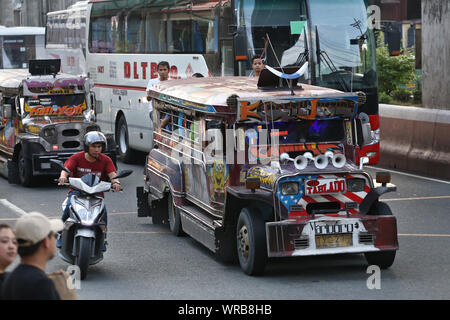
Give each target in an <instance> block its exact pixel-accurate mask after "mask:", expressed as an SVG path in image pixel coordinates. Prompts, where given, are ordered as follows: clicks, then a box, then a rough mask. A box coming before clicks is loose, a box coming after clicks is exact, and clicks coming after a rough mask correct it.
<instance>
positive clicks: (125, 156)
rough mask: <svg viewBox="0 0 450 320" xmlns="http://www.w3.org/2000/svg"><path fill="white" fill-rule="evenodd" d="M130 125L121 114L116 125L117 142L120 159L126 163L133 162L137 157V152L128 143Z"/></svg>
mask: <svg viewBox="0 0 450 320" xmlns="http://www.w3.org/2000/svg"><path fill="white" fill-rule="evenodd" d="M128 141H129V135H128V125H127V121H126V120H125V117H124V116H120V118H119V121H117V127H116V144H117V146H118V148H117V151H118V156H119V159H120V160H122V161H123V162H124V163H133V162H134V161H135V159H136V153H135V152H134V150H132V149H131V148H130V145H129V143H128Z"/></svg>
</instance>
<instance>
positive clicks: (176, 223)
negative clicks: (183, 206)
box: [167, 193, 185, 237]
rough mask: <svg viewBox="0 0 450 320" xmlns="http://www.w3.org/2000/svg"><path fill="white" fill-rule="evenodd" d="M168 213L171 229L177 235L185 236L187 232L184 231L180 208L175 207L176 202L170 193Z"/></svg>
mask: <svg viewBox="0 0 450 320" xmlns="http://www.w3.org/2000/svg"><path fill="white" fill-rule="evenodd" d="M167 203H168V209H169V210H168V215H169V227H170V231H172V233H173V234H174V235H175V236H177V237H181V236H184V235H185V233H184V232H183V227H182V226H181V216H180V209H178V208H177V207H175V203H174V202H173V197H172V194H170V193H169V196H168V199H167Z"/></svg>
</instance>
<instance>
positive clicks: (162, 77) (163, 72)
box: [145, 61, 170, 122]
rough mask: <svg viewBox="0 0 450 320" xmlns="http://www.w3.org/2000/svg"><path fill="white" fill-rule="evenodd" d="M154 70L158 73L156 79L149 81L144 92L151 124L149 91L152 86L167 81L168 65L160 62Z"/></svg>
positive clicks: (165, 62)
mask: <svg viewBox="0 0 450 320" xmlns="http://www.w3.org/2000/svg"><path fill="white" fill-rule="evenodd" d="M156 70H157V71H158V78H155V79H150V80H149V81H148V84H147V89H146V90H145V91H147V100H148V101H149V104H148V111H149V114H150V119H151V120H152V122H153V104H152V97H151V96H150V91H149V90H150V88H151V87H152V86H153V85H155V84H157V83H160V82H161V81H166V80H169V71H170V65H169V63H168V62H167V61H161V62H160V63H158V67H157V69H156Z"/></svg>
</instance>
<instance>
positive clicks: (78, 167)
mask: <svg viewBox="0 0 450 320" xmlns="http://www.w3.org/2000/svg"><path fill="white" fill-rule="evenodd" d="M105 149H106V137H105V135H104V134H103V133H101V132H99V131H90V132H88V133H86V135H85V136H84V151H81V152H78V153H76V154H74V155H72V156H71V157H70V158H69V159H67V161H66V162H65V163H64V166H65V167H66V168H67V169H68V170H69V171H70V172H71V176H72V177H74V178H81V177H82V176H84V175H86V174H90V173H94V174H95V175H97V176H98V177H99V178H100V179H101V180H103V181H105V180H106V179H107V178H109V179H110V181H111V183H112V185H111V187H112V188H113V191H116V192H117V191H120V190H121V186H120V181H119V180H118V179H116V178H115V177H116V176H117V172H116V171H117V170H116V167H115V166H114V163H113V161H112V160H111V158H110V157H108V156H107V155H105V154H103V153H102V151H103V150H105ZM68 177H69V173H67V172H66V171H64V170H62V171H61V174H60V177H59V179H58V184H59V185H63V184H65V183H67V181H68ZM79 194H80V191H78V190H74V189H70V190H69V193H68V195H67V204H66V208H65V209H64V211H63V215H62V217H61V219H62V221H63V222H65V221H66V220H67V219H68V218H69V216H70V199H71V198H72V196H73V195H79ZM100 195H101V196H102V197H103V196H104V194H103V193H102V194H100ZM104 222H105V229H104V230H103V231H104V232H105V238H106V225H107V224H108V223H107V222H108V220H107V215H106V208H105V215H104ZM105 242H106V241H105ZM61 245H62V239H61V237H59V239H58V241H57V243H56V246H57V247H58V248H61ZM103 251H106V243H105V245H104V247H103Z"/></svg>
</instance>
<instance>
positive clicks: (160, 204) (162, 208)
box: [149, 196, 169, 225]
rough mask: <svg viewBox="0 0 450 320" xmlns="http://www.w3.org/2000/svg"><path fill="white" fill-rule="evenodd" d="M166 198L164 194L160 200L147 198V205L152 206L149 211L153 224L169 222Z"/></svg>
mask: <svg viewBox="0 0 450 320" xmlns="http://www.w3.org/2000/svg"><path fill="white" fill-rule="evenodd" d="M167 198H168V196H165V197H164V198H163V199H161V200H152V201H150V200H149V205H150V206H151V208H152V209H151V211H152V222H153V224H160V225H163V224H168V223H169V221H168V220H169V218H168V214H167V208H168V207H167Z"/></svg>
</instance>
